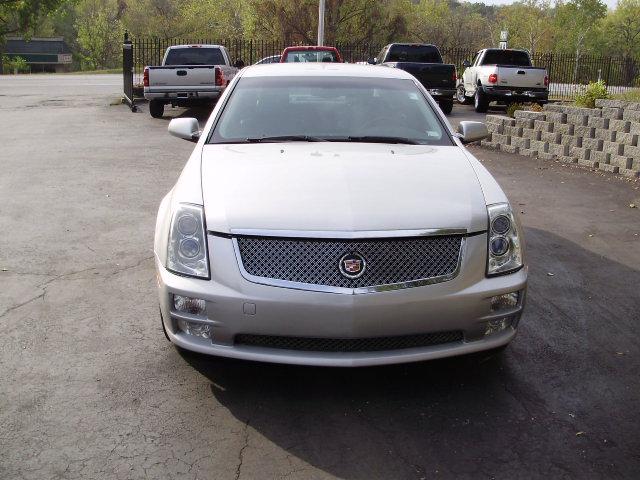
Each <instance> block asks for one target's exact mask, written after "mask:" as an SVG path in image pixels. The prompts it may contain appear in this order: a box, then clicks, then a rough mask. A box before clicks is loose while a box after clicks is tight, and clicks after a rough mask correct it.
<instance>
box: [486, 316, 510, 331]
mask: <svg viewBox="0 0 640 480" xmlns="http://www.w3.org/2000/svg"><path fill="white" fill-rule="evenodd" d="M510 325H511V317H507V318H498V319H495V320H489V321H488V322H487V328H486V330H485V331H484V334H485V335H493V334H494V333H499V332H502V331H503V330H506V329H507V328H509V326H510Z"/></svg>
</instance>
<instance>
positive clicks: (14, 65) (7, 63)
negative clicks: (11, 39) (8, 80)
mask: <svg viewBox="0 0 640 480" xmlns="http://www.w3.org/2000/svg"><path fill="white" fill-rule="evenodd" d="M2 70H3V72H2V73H15V72H21V73H24V72H28V71H29V64H28V63H27V61H26V60H25V59H24V58H22V57H10V56H8V55H3V56H2Z"/></svg>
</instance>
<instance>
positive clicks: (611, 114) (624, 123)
mask: <svg viewBox="0 0 640 480" xmlns="http://www.w3.org/2000/svg"><path fill="white" fill-rule="evenodd" d="M514 117H515V118H509V117H506V116H503V115H487V119H486V122H487V127H488V129H489V133H490V137H489V138H487V139H486V140H483V141H482V145H484V146H487V147H491V148H495V149H499V150H502V151H505V152H509V153H519V154H520V155H527V156H531V157H537V158H542V159H544V160H559V161H561V162H566V163H578V164H580V165H584V166H587V167H590V168H594V169H599V170H602V171H606V172H611V173H620V174H622V175H625V176H628V177H638V176H640V103H633V102H626V101H622V100H596V108H581V107H574V106H569V105H559V104H547V105H545V106H544V110H543V111H542V112H527V111H523V110H518V111H516V112H515V114H514Z"/></svg>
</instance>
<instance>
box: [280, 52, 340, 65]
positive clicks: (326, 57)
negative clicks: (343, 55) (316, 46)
mask: <svg viewBox="0 0 640 480" xmlns="http://www.w3.org/2000/svg"><path fill="white" fill-rule="evenodd" d="M337 61H338V59H337V58H336V54H335V52H333V51H331V50H300V51H295V50H294V51H292V52H287V56H286V58H285V62H333V63H335V62H337Z"/></svg>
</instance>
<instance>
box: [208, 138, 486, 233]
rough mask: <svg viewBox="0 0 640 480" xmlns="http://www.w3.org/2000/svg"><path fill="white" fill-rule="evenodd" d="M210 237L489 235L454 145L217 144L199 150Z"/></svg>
mask: <svg viewBox="0 0 640 480" xmlns="http://www.w3.org/2000/svg"><path fill="white" fill-rule="evenodd" d="M202 192H203V198H204V205H205V215H206V221H207V229H208V230H210V231H215V232H220V233H234V231H235V232H237V231H238V230H295V231H309V232H318V231H321V232H329V233H330V232H333V231H339V232H354V233H357V232H361V231H383V230H422V229H432V228H463V229H466V230H467V231H468V232H475V231H482V230H485V229H486V227H487V209H486V203H485V199H484V196H483V194H482V189H481V186H480V184H479V181H478V179H477V177H476V174H475V172H474V170H473V168H472V167H471V165H470V164H469V161H468V160H467V158H466V156H465V154H464V152H463V151H462V149H461V148H459V147H457V146H449V147H433V146H423V145H388V144H367V143H333V142H314V143H297V142H296V143H293V142H291V143H278V144H276V143H264V144H226V145H224V144H212V145H204V147H203V151H202Z"/></svg>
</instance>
